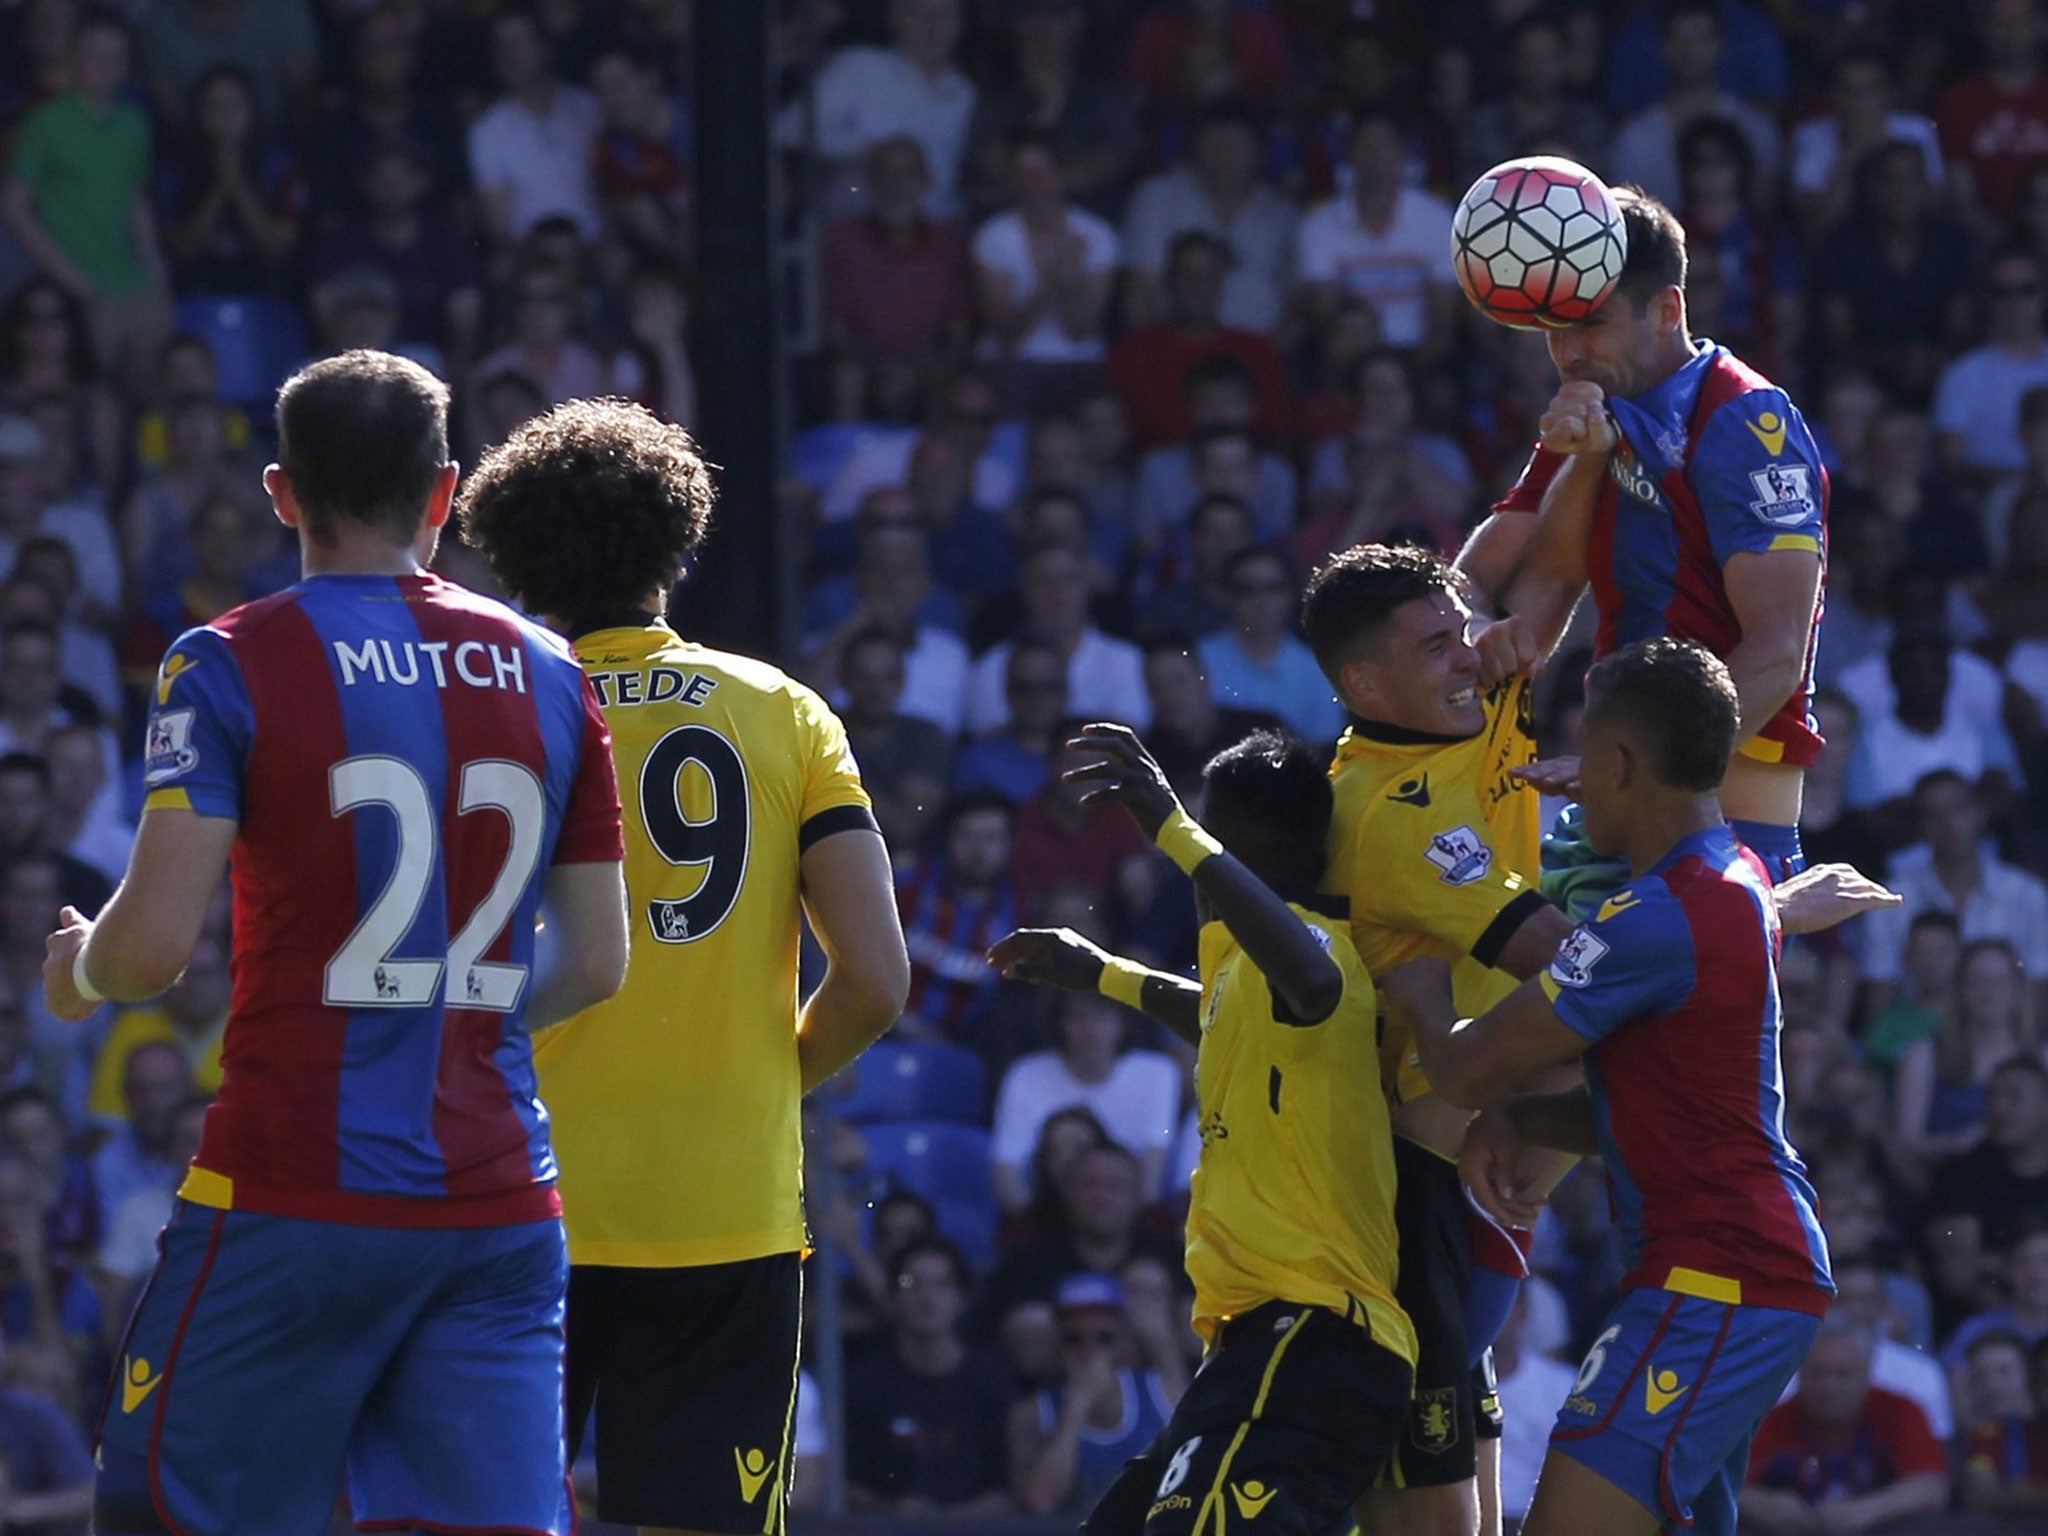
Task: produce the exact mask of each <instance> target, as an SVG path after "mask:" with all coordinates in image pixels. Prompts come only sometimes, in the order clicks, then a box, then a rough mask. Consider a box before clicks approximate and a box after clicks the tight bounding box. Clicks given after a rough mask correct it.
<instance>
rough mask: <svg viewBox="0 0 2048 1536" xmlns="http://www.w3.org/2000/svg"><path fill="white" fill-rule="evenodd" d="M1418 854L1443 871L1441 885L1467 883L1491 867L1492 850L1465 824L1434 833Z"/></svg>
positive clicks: (1482, 875) (1480, 876) (1481, 876)
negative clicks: (1427, 844)
mask: <svg viewBox="0 0 2048 1536" xmlns="http://www.w3.org/2000/svg"><path fill="white" fill-rule="evenodd" d="M1422 856H1423V857H1424V858H1426V859H1428V860H1429V862H1430V863H1432V864H1434V865H1435V866H1436V867H1437V868H1438V869H1440V870H1441V871H1443V874H1442V876H1441V878H1442V880H1443V882H1444V884H1445V885H1470V884H1471V883H1472V882H1473V881H1474V880H1478V879H1481V878H1483V877H1484V876H1485V874H1486V872H1487V870H1489V869H1491V868H1492V867H1493V850H1492V849H1491V848H1489V847H1487V846H1486V843H1485V841H1484V840H1483V839H1482V838H1481V837H1480V836H1479V834H1478V833H1477V832H1474V831H1473V830H1472V829H1471V828H1470V827H1469V826H1465V827H1453V828H1452V829H1451V830H1450V831H1448V832H1439V833H1437V835H1436V836H1435V837H1432V838H1431V839H1430V840H1429V846H1428V847H1427V848H1425V849H1423V851H1422Z"/></svg>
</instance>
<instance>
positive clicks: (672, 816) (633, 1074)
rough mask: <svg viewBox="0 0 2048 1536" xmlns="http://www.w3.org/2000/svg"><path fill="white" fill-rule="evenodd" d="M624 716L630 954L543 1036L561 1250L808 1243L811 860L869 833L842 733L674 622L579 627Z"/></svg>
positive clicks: (705, 1254) (704, 1259)
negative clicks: (805, 1010)
mask: <svg viewBox="0 0 2048 1536" xmlns="http://www.w3.org/2000/svg"><path fill="white" fill-rule="evenodd" d="M576 654H577V656H578V657H579V658H580V659H581V660H582V662H583V667H584V671H585V672H586V673H587V674H588V675H589V677H590V680H591V682H592V684H593V685H594V686H595V688H596V690H597V696H598V702H599V703H600V704H601V705H602V706H603V708H604V713H605V720H606V722H607V723H608V724H609V725H610V726H611V732H612V755H613V757H614V759H615V760H616V762H617V764H618V772H619V798H620V800H621V802H622V805H623V809H624V821H625V832H626V896H627V910H628V917H629V919H630V921H631V924H632V942H633V950H632V958H631V960H630V962H629V963H628V966H627V970H626V984H625V986H624V987H622V988H621V989H620V990H619V993H618V995H617V996H615V997H613V998H611V999H610V1000H609V1001H607V1002H604V1003H600V1004H599V1005H598V1006H597V1007H595V1008H592V1009H589V1010H588V1011H586V1012H584V1013H581V1014H578V1015H577V1016H576V1017H575V1018H573V1019H570V1020H568V1021H567V1022H565V1023H563V1024H562V1025H560V1026H559V1027H557V1028H555V1029H553V1030H550V1031H549V1032H547V1033H546V1034H545V1035H544V1036H542V1037H541V1039H540V1040H539V1042H538V1044H537V1046H536V1048H535V1052H534V1058H535V1061H536V1063H537V1064H538V1066H539V1069H540V1084H541V1096H542V1098H543V1099H544V1100H545V1101H546V1103H547V1106H548V1111H549V1114H550V1116H551V1117H552V1121H553V1135H554V1146H555V1156H556V1160H557V1161H558V1162H559V1163H560V1164H561V1189H562V1210H563V1217H564V1220H565V1221H566V1222H567V1224H568V1228H569V1256H570V1259H571V1261H572V1262H574V1263H578V1264H613V1265H627V1266H634V1267H640V1268H665V1267H671V1266H680V1265H689V1264H721V1263H729V1262H732V1261H736V1260H740V1259H751V1258H759V1257H761V1256H763V1255H765V1254H772V1253H788V1252H793V1251H795V1250H797V1249H799V1248H801V1247H802V1246H803V1244H804V1224H803V1203H802V1183H803V1139H802V1127H801V1121H800V1107H801V1099H802V1086H801V1082H800V1078H799V1075H798V1068H797V1054H796V1022H797V944H798V937H799V934H800V931H801V930H800V924H801V904H800V900H799V879H798V875H799V870H798V860H799V858H800V857H801V855H802V852H803V850H804V849H805V848H806V847H808V846H809V845H810V844H811V843H812V842H815V841H816V840H817V839H818V838H819V837H820V836H825V835H829V834H830V833H832V832H835V831H841V830H844V829H847V828H849V827H871V826H873V824H874V822H873V817H872V812H871V811H870V808H869V802H868V796H867V792H866V791H865V790H864V789H862V788H861V783H860V773H859V770H858V769H857V768H856V767H855V765H854V761H853V754H852V752H851V751H850V750H849V748H848V747H847V743H846V732H845V730H844V728H843V727H842V726H841V725H840V723H839V720H838V717H837V716H835V715H834V714H833V713H832V710H831V709H830V707H828V706H827V705H826V703H825V701H824V700H823V699H821V698H819V697H818V695H817V694H815V693H813V692H812V691H811V690H810V689H808V688H806V687H804V686H803V685H802V684H800V683H797V682H795V681H794V680H792V679H791V678H789V677H788V676H786V675H785V674H783V673H782V672H779V671H777V670H776V669H775V668H774V667H771V666H769V665H767V664H766V663H764V662H759V661H754V660H751V659H749V658H747V657H744V656H735V655H731V654H729V653H726V652H721V651H713V650H707V649H705V648H704V647H703V646H699V645H692V644H690V643H689V642H687V641H684V640H682V639H681V638H679V637H678V636H677V635H676V633H675V632H674V631H673V630H671V629H669V628H668V627H667V626H666V625H661V624H656V625H650V626H647V627H644V628H627V629H606V630H599V631H597V632H595V633H593V634H588V635H585V636H583V637H582V638H580V639H579V640H578V641H577V642H576Z"/></svg>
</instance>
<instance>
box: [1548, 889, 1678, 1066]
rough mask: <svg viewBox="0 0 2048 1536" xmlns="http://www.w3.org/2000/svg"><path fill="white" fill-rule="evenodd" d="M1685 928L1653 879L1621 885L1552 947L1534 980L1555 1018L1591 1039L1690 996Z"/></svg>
mask: <svg viewBox="0 0 2048 1536" xmlns="http://www.w3.org/2000/svg"><path fill="white" fill-rule="evenodd" d="M1693 976H1694V955H1693V938H1692V928H1691V925H1690V924H1688V923H1687V922H1686V920H1685V910H1684V908H1683V907H1681V906H1680V905H1679V904H1678V902H1677V901H1676V900H1675V899H1674V898H1673V897H1672V896H1671V895H1670V893H1669V892H1668V891H1667V890H1666V889H1665V888H1664V886H1663V884H1662V882H1661V881H1655V880H1646V881H1642V882H1638V883H1637V884H1634V885H1628V886H1624V887H1623V888H1622V889H1621V890H1620V891H1618V892H1616V893H1615V894H1614V895H1613V896H1610V897H1609V898H1608V899H1607V901H1606V902H1605V903H1604V904H1603V905H1602V906H1601V908H1600V910H1599V911H1598V912H1597V913H1595V914H1594V916H1593V919H1592V920H1591V921H1590V922H1585V923H1581V924H1580V925H1579V926H1578V927H1577V928H1574V929H1573V930H1572V932H1571V934H1570V936H1569V937H1567V938H1566V939H1565V941H1564V942H1563V943H1562V944H1560V945H1558V947H1557V958H1556V959H1555V960H1553V961H1551V963H1550V968H1549V969H1548V970H1547V971H1545V972H1544V973H1543V977H1542V983H1541V984H1542V987H1543V991H1544V994H1545V995H1546V996H1547V997H1549V999H1550V1005H1551V1008H1552V1009H1553V1010H1554V1011H1555V1012H1556V1014H1557V1016H1558V1018H1560V1019H1561V1020H1563V1021H1564V1023H1565V1025H1566V1026H1567V1027H1568V1028H1570V1029H1571V1030H1573V1031H1574V1032H1576V1033H1578V1034H1580V1035H1583V1036H1585V1037H1586V1039H1587V1040H1588V1041H1591V1042H1593V1043H1595V1044H1597V1043H1598V1042H1600V1041H1602V1040H1605V1039H1606V1038H1607V1037H1608V1036H1609V1035H1611V1034H1613V1033H1614V1032H1615V1031H1616V1030H1617V1029H1619V1028H1621V1027H1622V1025H1624V1024H1627V1023H1628V1022H1629V1021H1630V1020H1632V1019H1639V1018H1644V1017H1650V1016H1654V1015H1657V1014H1663V1013H1669V1012H1671V1011H1672V1010H1673V1009H1675V1008H1677V1007H1679V1006H1680V1005H1682V1004H1683V1003H1684V1002H1685V1000H1686V999H1687V998H1688V997H1690V996H1691V995H1692V991H1693Z"/></svg>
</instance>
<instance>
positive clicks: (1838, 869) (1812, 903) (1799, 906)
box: [1777, 864, 1906, 933]
mask: <svg viewBox="0 0 2048 1536" xmlns="http://www.w3.org/2000/svg"><path fill="white" fill-rule="evenodd" d="M1777 898H1778V923H1779V925H1780V926H1781V927H1783V928H1784V930H1785V931H1786V932H1787V933H1819V932H1820V931H1821V930H1822V929H1824V928H1832V927H1834V926H1835V925H1836V924H1837V923H1846V922H1847V921H1848V920H1849V919H1850V918H1852V917H1856V916H1858V915H1860V914H1862V913H1864V912H1875V911H1879V910H1882V909H1883V908H1885V907H1896V906H1901V905H1903V904H1904V902H1905V900H1906V898H1905V897H1903V896H1901V895H1900V894H1899V893H1898V892H1897V891H1894V890H1890V889H1888V888H1887V887H1885V886H1883V885H1880V884H1879V883H1878V882H1877V881H1875V880H1873V879H1871V878H1870V877H1869V876H1868V875H1866V874H1864V873H1863V872H1862V871H1861V870H1859V869H1857V868H1856V867H1855V866H1854V865H1853V864H1816V865H1814V866H1813V868H1811V869H1809V870H1805V871H1802V872H1801V873H1799V874H1796V875H1794V876H1792V878H1791V879H1789V880H1785V881H1783V882H1781V883H1780V884H1779V886H1778V889H1777Z"/></svg>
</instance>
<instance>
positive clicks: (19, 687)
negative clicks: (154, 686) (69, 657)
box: [0, 620, 121, 814]
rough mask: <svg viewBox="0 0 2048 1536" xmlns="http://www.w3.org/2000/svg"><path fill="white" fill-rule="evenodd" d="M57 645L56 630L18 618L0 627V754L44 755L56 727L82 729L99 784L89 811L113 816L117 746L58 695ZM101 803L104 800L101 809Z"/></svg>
mask: <svg viewBox="0 0 2048 1536" xmlns="http://www.w3.org/2000/svg"><path fill="white" fill-rule="evenodd" d="M62 646H63V642H62V640H61V639H60V637H59V635H58V632H57V630H56V628H55V627H54V626H52V625H50V624H45V623H39V622H37V621H35V620H23V621H21V622H19V623H16V624H11V625H9V626H7V627H6V628H5V629H0V753H6V752H33V753H34V754H35V755H36V756H38V757H45V756H47V755H48V752H49V742H50V738H51V736H52V735H54V734H55V732H56V731H57V730H58V729H59V728H60V727H62V726H65V725H70V724H82V725H88V726H91V727H92V728H93V731H94V734H95V735H96V736H97V737H98V739H99V744H100V762H101V764H102V766H103V768H104V770H105V780H104V783H103V785H102V787H101V790H100V794H99V800H98V801H96V802H95V805H94V809H95V812H96V813H97V814H107V813H114V814H118V813H119V810H120V805H121V795H120V785H121V743H120V741H119V739H118V738H117V737H116V736H115V735H114V733H113V732H112V731H111V730H109V729H108V728H107V727H106V726H105V725H103V724H100V723H99V722H98V721H95V720H92V719H90V718H89V717H90V715H91V713H92V711H91V710H90V709H89V708H87V707H85V705H84V701H83V700H79V705H80V707H79V708H78V709H73V708H72V707H71V704H70V700H69V698H67V696H65V693H64V670H63V650H62ZM101 802H104V807H102V805H101Z"/></svg>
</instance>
